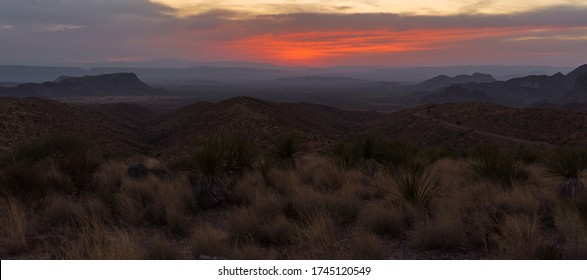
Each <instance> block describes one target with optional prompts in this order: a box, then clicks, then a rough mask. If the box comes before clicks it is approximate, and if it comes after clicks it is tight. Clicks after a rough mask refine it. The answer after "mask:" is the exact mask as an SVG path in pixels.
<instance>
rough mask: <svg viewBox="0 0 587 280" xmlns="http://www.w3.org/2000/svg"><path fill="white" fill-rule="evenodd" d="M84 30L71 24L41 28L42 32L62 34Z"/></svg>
mask: <svg viewBox="0 0 587 280" xmlns="http://www.w3.org/2000/svg"><path fill="white" fill-rule="evenodd" d="M80 28H83V26H81V25H70V24H51V25H47V26H41V27H39V30H41V31H48V32H61V31H70V30H75V29H80Z"/></svg>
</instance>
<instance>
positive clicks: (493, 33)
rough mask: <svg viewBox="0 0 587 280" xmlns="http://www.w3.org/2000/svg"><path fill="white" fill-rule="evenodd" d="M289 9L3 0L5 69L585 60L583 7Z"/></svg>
mask: <svg viewBox="0 0 587 280" xmlns="http://www.w3.org/2000/svg"><path fill="white" fill-rule="evenodd" d="M291 2H292V3H294V4H292V5H286V6H282V7H274V8H275V9H276V10H280V11H281V12H282V13H274V14H258V13H252V12H250V11H243V10H242V9H241V10H239V9H238V7H236V9H212V8H213V7H216V6H213V5H208V6H205V7H204V6H198V7H197V8H198V9H203V10H205V11H206V12H202V13H198V14H197V15H184V16H182V17H177V16H176V15H177V13H178V10H176V9H174V8H171V7H169V6H165V5H162V4H157V3H153V2H151V1H147V0H85V1H81V0H45V1H39V0H20V1H11V0H0V5H1V6H2V9H0V19H2V23H1V24H0V30H10V31H9V32H5V31H3V32H1V33H0V41H2V42H3V43H2V44H0V64H1V63H28V64H54V63H72V62H84V61H100V60H107V59H109V58H132V59H136V58H144V59H157V58H168V57H176V58H184V59H194V60H260V61H268V62H273V63H277V64H311V65H332V64H349V63H361V64H369V63H371V64H386V63H387V64H394V63H399V62H403V63H404V64H409V63H410V61H412V62H413V63H424V62H425V61H428V62H429V64H438V63H445V64H459V63H468V64H476V63H482V62H491V61H496V62H499V61H504V62H507V63H512V62H514V61H516V60H515V59H513V58H517V57H519V56H521V55H520V54H522V53H524V51H526V53H550V54H553V53H555V50H560V51H559V52H558V53H559V57H558V58H556V57H550V58H542V57H540V56H525V58H524V59H526V60H525V61H527V63H533V64H534V63H544V64H548V63H566V61H576V58H573V59H571V55H574V56H577V55H583V56H582V57H587V51H586V50H587V43H586V41H585V40H584V39H583V38H584V36H586V35H587V31H586V29H585V28H587V17H585V15H586V14H587V7H585V6H551V7H546V8H539V9H535V10H531V11H525V12H518V13H509V14H475V12H476V11H479V10H483V9H486V7H487V6H488V5H491V1H476V2H475V3H473V4H470V5H466V6H462V5H461V6H462V7H461V11H462V13H460V14H453V15H415V14H397V13H395V14H394V13H347V11H348V10H349V8H348V7H344V6H346V5H344V3H347V2H348V1H346V2H345V1H342V2H340V1H326V0H323V1H316V3H315V4H314V6H312V5H308V4H304V5H295V2H294V1H291ZM360 2H361V3H362V4H363V5H375V6H376V5H380V4H381V2H380V1H370V0H367V1H360ZM300 3H302V2H300ZM321 7H322V10H320V12H319V13H316V12H312V11H315V10H317V9H321ZM324 7H326V8H324ZM263 9H268V6H264V7H263ZM339 10H344V12H343V13H341V12H339ZM5 27H6V28H5ZM536 40H540V41H541V44H535V42H536ZM532 42H534V43H532ZM561 53H565V54H564V55H563V54H561ZM480 54H481V55H480ZM532 59H534V61H533V60H532ZM557 59H558V60H557ZM422 60H425V61H424V62H423V61H422ZM553 61H554V62H553ZM556 61H559V62H556ZM521 62H523V61H521Z"/></svg>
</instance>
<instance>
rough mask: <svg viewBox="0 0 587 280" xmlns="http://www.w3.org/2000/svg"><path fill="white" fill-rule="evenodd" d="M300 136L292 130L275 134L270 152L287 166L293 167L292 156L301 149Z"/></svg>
mask: <svg viewBox="0 0 587 280" xmlns="http://www.w3.org/2000/svg"><path fill="white" fill-rule="evenodd" d="M301 148H302V146H301V139H300V136H299V135H298V134H297V133H296V132H293V131H286V132H281V133H279V134H277V135H276V136H275V137H274V138H273V145H272V147H271V150H270V151H271V153H272V154H273V156H275V157H276V158H277V159H279V160H280V161H281V162H282V163H284V164H285V165H286V166H289V167H295V159H294V156H295V155H296V154H297V153H298V152H299V151H300V150H301Z"/></svg>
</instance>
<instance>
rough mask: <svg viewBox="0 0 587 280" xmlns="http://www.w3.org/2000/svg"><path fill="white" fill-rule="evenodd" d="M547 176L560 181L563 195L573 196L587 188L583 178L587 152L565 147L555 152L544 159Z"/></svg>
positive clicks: (586, 166)
mask: <svg viewBox="0 0 587 280" xmlns="http://www.w3.org/2000/svg"><path fill="white" fill-rule="evenodd" d="M543 165H544V171H545V174H546V176H548V177H550V178H552V179H554V180H555V181H557V182H558V183H559V187H558V193H559V195H560V196H561V197H564V198H571V197H575V196H577V194H578V193H579V192H582V191H584V190H585V185H584V184H583V182H582V181H581V178H582V177H583V176H584V175H585V170H587V152H585V151H581V150H579V149H574V148H563V149H559V150H557V151H555V152H553V153H552V154H551V155H549V156H548V157H546V158H545V159H544V161H543Z"/></svg>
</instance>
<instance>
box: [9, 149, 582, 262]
mask: <svg viewBox="0 0 587 280" xmlns="http://www.w3.org/2000/svg"><path fill="white" fill-rule="evenodd" d="M365 139H367V140H362V141H364V142H365V141H366V142H368V143H362V142H361V143H362V146H360V147H361V150H360V151H361V153H360V154H359V155H358V156H355V155H354V154H353V156H352V157H351V156H348V154H347V153H346V152H344V151H343V152H341V150H344V149H345V148H344V147H338V148H337V149H339V151H338V154H335V155H339V159H340V160H333V155H332V154H328V155H318V154H311V153H306V154H299V153H296V154H291V157H290V156H289V155H288V157H287V158H286V161H288V162H292V161H295V165H293V164H275V165H271V164H268V163H265V164H257V165H255V164H253V163H254V162H256V158H257V157H259V155H258V154H255V153H256V152H255V150H256V149H255V148H254V147H253V146H252V145H253V143H250V142H249V141H248V140H246V141H243V142H242V143H241V144H242V145H241V147H240V148H234V149H233V151H234V152H232V154H233V155H238V157H237V156H234V157H232V158H231V157H230V156H229V155H227V154H222V155H221V156H219V157H216V156H217V155H219V153H220V152H222V151H217V150H214V149H215V147H213V145H212V144H213V143H212V142H204V143H205V145H209V147H208V146H203V148H202V149H200V150H196V151H195V152H194V153H192V154H191V156H192V159H193V158H194V157H200V158H198V159H197V160H198V161H197V164H198V165H196V166H195V167H194V166H193V165H192V168H195V170H196V172H194V171H193V169H192V170H189V169H188V170H187V171H185V169H177V170H175V169H173V168H168V167H166V164H165V163H161V162H159V161H157V160H156V159H152V158H132V159H117V160H109V161H105V160H96V159H94V158H92V157H91V155H88V154H85V153H83V154H82V155H81V156H80V155H79V154H78V151H79V150H80V149H81V148H79V149H78V148H76V149H75V150H66V149H61V148H60V147H61V146H60V145H58V144H52V145H46V146H43V149H42V150H41V151H40V152H39V151H35V150H34V149H33V148H34V147H33V148H30V147H29V150H30V151H34V153H33V152H27V153H24V152H23V153H21V154H26V155H27V156H26V157H25V156H23V157H21V158H19V159H16V160H13V162H12V163H10V164H5V165H4V167H2V168H1V169H0V187H1V188H0V211H1V212H0V213H1V217H0V234H1V235H0V256H1V257H2V258H38V259H263V258H269V259H389V258H394V259H419V258H424V259H434V258H455V259H468V258H475V259H479V258H488V259H495V258H498V259H584V258H586V257H587V255H586V253H585V252H587V197H586V196H585V193H584V192H582V193H581V192H577V193H576V194H575V195H574V196H573V197H560V196H559V191H558V190H559V188H558V187H559V181H555V182H553V181H552V180H551V178H550V176H549V174H552V173H553V172H552V167H551V166H548V165H547V164H546V167H545V164H544V162H528V163H523V162H522V161H515V164H514V165H511V163H512V162H513V161H512V160H513V159H510V158H507V159H506V158H505V157H504V156H500V155H496V154H493V155H492V154H486V155H485V158H483V157H482V156H479V157H473V158H472V159H467V158H456V157H453V156H450V155H447V156H435V157H434V160H427V158H429V154H430V153H425V152H424V153H416V152H414V151H410V152H409V153H402V154H401V156H389V155H397V154H398V152H394V151H400V150H406V149H405V148H393V149H392V148H390V147H406V146H403V145H400V144H393V145H391V144H388V145H387V148H386V150H385V153H380V152H378V151H377V150H376V148H375V147H377V146H378V145H381V144H377V145H374V146H372V145H371V144H373V143H379V142H377V141H375V140H373V139H370V138H365ZM68 141H70V140H68ZM216 141H220V140H216ZM371 142H373V143H371ZM234 143H237V142H234ZM223 145H229V143H223ZM53 147H58V148H59V149H60V151H62V152H59V153H52V152H47V151H51V150H52V149H53ZM233 147H234V146H233ZM55 149H57V148H55ZM205 149H208V150H207V151H206V150H205ZM238 151H244V152H238ZM198 152H201V153H202V154H199V155H196V154H195V153H198ZM204 153H209V154H211V155H213V156H211V157H209V158H206V157H205V155H204ZM496 153H498V152H496ZM381 154H387V155H388V156H387V157H386V158H385V159H386V160H376V161H373V162H371V161H370V160H371V159H373V155H376V156H375V157H378V156H380V155H381ZM31 155H34V156H31ZM56 155H58V156H56ZM367 157H371V158H369V159H367ZM235 158H238V160H233V159H235ZM568 158H570V156H569V157H567V159H568ZM65 159H69V160H71V161H75V162H78V163H79V162H81V163H84V162H85V163H87V164H76V165H67V164H66V162H67V161H69V160H65ZM207 159H210V161H207ZM214 160H217V161H214ZM500 160H501V161H505V160H507V162H500ZM137 162H141V163H143V164H144V165H145V166H147V167H148V168H160V169H168V170H170V171H169V173H170V174H169V175H168V176H165V177H157V176H155V175H154V174H148V175H146V176H145V177H144V178H138V179H136V178H135V179H133V178H131V177H129V176H128V175H127V168H128V166H129V165H131V164H135V163H137ZM90 163H91V164H90ZM371 163H375V164H371ZM480 164H484V165H485V166H481V165H480ZM66 166H67V168H66ZM71 166H77V168H74V167H71ZM170 166H172V165H171V164H170ZM507 166H510V168H514V169H516V170H517V171H516V170H514V172H513V173H511V172H510V171H511V170H506V171H507V172H510V173H507V174H504V175H503V176H497V175H500V174H499V172H500V171H499V170H500V169H502V168H505V169H508V168H507ZM208 167H210V168H208ZM479 168H481V169H483V170H481V169H479ZM519 168H521V169H523V170H524V174H525V176H524V177H523V180H521V179H517V178H520V177H518V175H516V172H519V170H520V169H519ZM78 169H79V170H78ZM472 169H473V170H478V171H479V172H478V173H477V175H478V176H471V170H472ZM218 170H219V171H218ZM481 171H482V172H481ZM506 171H504V172H506ZM218 172H220V173H218ZM495 172H497V173H498V174H495ZM556 174H560V172H559V173H556ZM481 175H487V176H481ZM563 175H564V174H563ZM570 175H573V176H572V177H573V178H577V180H581V177H580V176H574V175H575V173H573V174H570ZM211 177H214V179H213V180H212V179H210V178H211ZM560 177H563V176H560ZM566 177H571V176H566ZM566 177H565V178H566ZM202 180H205V181H206V182H209V181H214V180H219V181H220V182H222V185H221V186H222V190H223V192H224V194H225V196H226V201H225V202H224V203H223V204H221V205H219V206H217V207H212V208H210V207H202V205H203V204H205V201H203V200H204V199H205V198H203V197H201V196H199V195H198V191H197V189H198V184H201V182H202Z"/></svg>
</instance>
